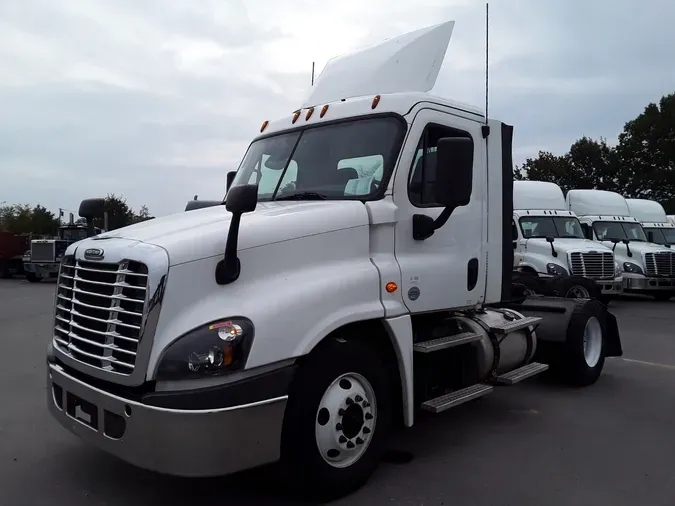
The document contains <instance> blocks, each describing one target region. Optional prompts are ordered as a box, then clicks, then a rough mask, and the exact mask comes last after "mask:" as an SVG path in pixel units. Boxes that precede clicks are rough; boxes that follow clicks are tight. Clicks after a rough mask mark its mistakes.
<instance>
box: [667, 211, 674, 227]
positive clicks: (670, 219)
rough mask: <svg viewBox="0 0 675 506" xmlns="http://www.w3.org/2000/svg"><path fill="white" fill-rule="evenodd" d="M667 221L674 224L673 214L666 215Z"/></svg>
mask: <svg viewBox="0 0 675 506" xmlns="http://www.w3.org/2000/svg"><path fill="white" fill-rule="evenodd" d="M668 221H670V223H672V224H673V225H675V214H669V215H668Z"/></svg>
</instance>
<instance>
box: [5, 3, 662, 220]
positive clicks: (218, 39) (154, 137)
mask: <svg viewBox="0 0 675 506" xmlns="http://www.w3.org/2000/svg"><path fill="white" fill-rule="evenodd" d="M673 16H675V4H671V3H668V2H666V1H665V0H646V1H642V2H639V3H635V2H632V1H628V0H617V1H614V2H610V1H609V0H595V1H594V2H584V3H582V2H581V1H579V0H566V1H565V2H560V1H558V0H493V1H492V2H491V4H490V21H491V39H490V44H491V50H490V115H491V116H492V117H496V118H499V119H502V120H503V121H505V122H507V123H510V124H513V125H515V126H516V137H515V157H516V160H517V162H522V161H523V160H524V158H525V157H527V156H533V155H536V152H537V151H538V150H539V149H544V150H552V151H556V152H562V151H564V150H566V149H567V148H568V147H569V145H570V143H571V142H573V141H574V140H575V139H576V138H578V137H579V136H581V135H589V136H593V137H599V136H604V137H608V138H609V139H610V140H611V139H612V138H614V137H615V136H616V135H617V134H618V133H619V131H620V130H621V128H622V127H623V123H624V122H625V121H628V120H630V119H632V118H633V117H634V116H635V115H637V114H639V113H640V112H641V110H642V108H643V107H644V106H645V105H646V104H647V103H648V102H650V101H657V100H658V99H659V98H660V96H661V95H662V94H664V93H668V92H671V91H673V90H672V87H673V85H672V83H673V82H675V65H673V59H674V57H673V56H672V55H671V50H670V48H672V47H674V46H675V34H673V32H672V30H670V27H669V23H670V22H669V20H670V19H672V18H673ZM446 19H455V20H456V21H457V24H456V26H455V32H454V34H453V39H452V41H451V44H450V48H449V50H448V55H447V57H446V61H445V64H444V67H443V69H442V70H441V73H440V76H439V79H438V83H437V85H436V87H435V89H434V90H433V91H434V93H435V94H438V95H442V96H448V97H452V98H455V99H457V100H460V101H462V102H469V103H475V104H477V105H481V106H482V104H483V103H484V45H483V44H484V4H483V3H482V2H477V1H475V0H455V1H448V0H419V1H417V2H413V1H411V0H405V1H404V0H388V1H386V2H385V1H384V0H371V1H370V2H367V3H362V2H357V1H356V0H343V1H342V2H332V3H329V2H319V1H318V0H287V1H285V2H278V1H272V0H255V1H252V0H251V1H238V0H218V1H216V0H200V1H199V2H190V1H188V0H144V1H143V2H136V1H132V0H116V1H112V0H108V1H103V0H64V1H63V2H53V1H51V0H24V1H23V2H3V3H1V4H0V33H2V34H3V37H2V38H3V43H2V44H1V45H0V111H2V114H0V181H2V183H1V185H0V201H2V200H7V201H10V202H25V203H33V204H35V203H38V202H39V203H42V204H44V205H46V206H48V207H50V208H52V209H55V208H58V207H65V208H70V209H74V210H76V209H77V206H78V203H79V201H80V200H81V199H82V198H84V197H87V196H93V195H105V194H106V193H108V192H114V193H116V194H123V195H124V196H126V197H127V199H128V201H129V203H130V204H131V205H132V207H134V208H136V209H138V208H139V207H140V206H141V205H142V204H146V205H148V206H149V208H150V210H151V211H152V212H153V213H154V214H157V215H163V214H167V213H170V212H176V211H181V210H182V209H183V206H184V204H185V201H186V200H188V199H190V198H191V197H192V195H194V194H195V193H196V194H199V195H200V197H201V198H218V197H221V196H222V194H223V193H224V185H225V175H226V173H227V171H228V170H231V169H234V168H236V166H237V165H238V163H239V160H240V158H241V157H242V155H243V153H244V151H245V150H246V147H247V145H248V142H249V140H250V139H251V138H252V137H253V136H254V135H255V134H256V133H257V130H258V127H259V125H260V123H261V122H262V121H263V120H265V119H274V118H275V117H278V116H282V115H286V114H288V113H289V112H291V111H293V110H294V109H295V108H296V107H297V105H298V104H299V103H300V101H301V99H302V97H303V96H304V94H305V93H306V91H307V90H308V87H309V81H310V70H311V62H312V61H315V62H316V66H317V71H320V70H321V69H322V68H323V66H324V65H325V63H326V62H327V61H328V59H329V58H331V57H333V56H335V55H338V54H342V53H345V52H348V51H350V50H353V49H355V48H358V47H360V46H363V45H366V44H371V43H375V42H378V41H380V40H382V39H384V38H388V37H392V36H396V35H398V34H400V33H403V32H405V31H408V30H412V29H416V28H420V27H423V26H426V25H430V24H435V23H438V22H439V21H442V20H446Z"/></svg>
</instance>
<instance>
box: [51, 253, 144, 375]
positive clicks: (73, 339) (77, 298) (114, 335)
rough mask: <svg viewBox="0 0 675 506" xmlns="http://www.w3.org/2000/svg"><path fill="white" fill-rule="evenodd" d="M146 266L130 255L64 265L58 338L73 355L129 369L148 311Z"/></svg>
mask: <svg viewBox="0 0 675 506" xmlns="http://www.w3.org/2000/svg"><path fill="white" fill-rule="evenodd" d="M147 284H148V268H147V266H146V265H145V264H142V263H140V262H135V261H132V260H124V261H122V262H120V263H103V262H85V261H75V260H74V259H73V258H68V259H66V260H65V261H64V263H63V264H62V265H61V270H60V273H59V281H58V287H57V295H56V313H55V321H54V344H55V346H57V347H58V348H59V349H60V350H61V351H63V352H64V353H67V354H69V355H70V356H72V357H73V358H74V359H76V360H79V361H80V362H84V363H86V364H89V365H91V366H93V367H98V368H100V369H104V370H107V371H112V372H116V373H119V374H125V375H128V374H131V372H132V371H133V370H134V366H135V365H136V354H137V351H138V345H139V341H140V339H141V335H142V328H143V325H144V317H145V315H146V292H147Z"/></svg>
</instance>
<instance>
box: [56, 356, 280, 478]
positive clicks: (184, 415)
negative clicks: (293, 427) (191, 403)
mask: <svg viewBox="0 0 675 506" xmlns="http://www.w3.org/2000/svg"><path fill="white" fill-rule="evenodd" d="M47 366H48V374H47V376H48V378H47V403H48V405H49V411H50V412H51V414H52V415H53V416H54V417H55V418H56V419H57V420H58V421H59V422H60V423H61V425H63V426H64V427H65V428H66V429H68V430H70V431H71V432H72V433H73V434H75V435H77V436H79V437H80V438H82V439H84V440H85V441H87V442H89V443H91V444H93V445H95V446H98V447H99V448H101V449H102V450H104V451H106V452H108V453H111V454H112V455H115V456H117V457H119V458H120V459H122V460H125V461H127V462H129V463H131V464H134V465H136V466H138V467H142V468H145V469H149V470H151V471H157V472H160V473H166V474H171V475H176V476H186V477H207V476H222V475H226V474H230V473H234V472H237V471H241V470H244V469H249V468H252V467H257V466H259V465H262V464H266V463H269V462H274V461H276V460H278V459H279V453H280V442H281V427H282V422H283V417H284V410H285V407H286V400H287V396H283V397H277V398H272V399H268V400H264V401H260V402H255V403H252V404H245V405H240V406H233V407H229V408H223V409H205V410H194V411H193V410H178V409H167V408H159V407H155V406H149V405H147V404H141V403H139V402H135V401H131V400H128V399H123V398H120V397H116V396H114V395H112V394H110V393H108V392H105V391H103V390H99V389H97V388H94V387H92V386H90V385H88V384H86V383H83V382H82V381H80V380H78V379H76V378H74V377H72V376H70V375H69V374H67V373H66V372H65V371H64V369H63V368H62V367H61V366H59V365H58V364H54V363H48V364H47Z"/></svg>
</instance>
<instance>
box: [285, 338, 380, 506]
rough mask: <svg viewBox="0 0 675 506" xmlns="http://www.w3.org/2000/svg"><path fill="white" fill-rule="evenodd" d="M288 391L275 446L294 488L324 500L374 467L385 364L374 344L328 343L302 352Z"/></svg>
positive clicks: (363, 477)
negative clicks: (307, 353) (305, 353)
mask: <svg viewBox="0 0 675 506" xmlns="http://www.w3.org/2000/svg"><path fill="white" fill-rule="evenodd" d="M306 360H307V361H306V362H305V363H304V364H303V365H301V367H300V369H299V370H298V373H297V375H296V377H295V378H294V380H293V383H292V385H291V389H290V392H289V398H288V404H287V407H286V414H285V416H284V425H283V430H282V443H281V465H282V469H283V472H284V473H285V474H286V477H287V478H288V479H289V483H290V485H291V487H292V488H293V489H295V491H301V492H309V493H310V494H311V495H313V496H316V497H320V498H322V499H326V500H332V499H336V498H338V497H342V496H344V495H346V494H348V493H350V492H352V491H354V490H355V489H357V488H359V487H360V486H362V485H363V484H364V483H365V482H366V481H367V480H368V478H369V477H370V476H371V474H372V473H373V472H374V471H375V469H376V467H377V465H378V463H379V460H380V457H381V455H382V452H383V451H384V448H385V443H386V439H387V435H388V432H389V428H390V425H391V419H392V397H391V393H390V383H389V378H388V374H387V369H386V368H385V365H384V363H383V360H382V357H381V356H380V354H378V352H377V350H376V349H375V348H373V347H372V346H369V345H367V344H364V343H361V342H358V341H344V340H331V341H329V342H326V343H325V345H323V346H322V348H321V349H319V350H317V351H316V352H313V353H312V354H311V355H310V356H308V357H307V359H306Z"/></svg>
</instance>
